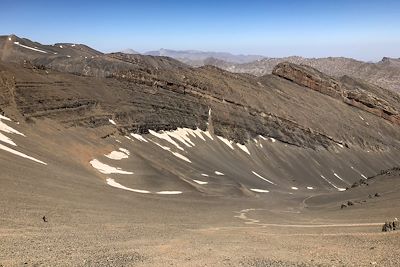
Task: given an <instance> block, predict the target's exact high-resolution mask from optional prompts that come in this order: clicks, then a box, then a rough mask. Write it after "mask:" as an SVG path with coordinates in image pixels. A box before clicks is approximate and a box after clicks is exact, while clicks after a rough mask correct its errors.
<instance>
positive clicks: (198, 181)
mask: <svg viewBox="0 0 400 267" xmlns="http://www.w3.org/2000/svg"><path fill="white" fill-rule="evenodd" d="M193 181H194V182H195V183H198V184H201V185H203V184H208V182H204V181H200V180H195V179H193Z"/></svg>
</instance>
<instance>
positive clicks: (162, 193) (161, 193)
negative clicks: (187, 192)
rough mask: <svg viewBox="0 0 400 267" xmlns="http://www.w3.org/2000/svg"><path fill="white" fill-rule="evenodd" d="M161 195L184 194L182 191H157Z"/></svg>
mask: <svg viewBox="0 0 400 267" xmlns="http://www.w3.org/2000/svg"><path fill="white" fill-rule="evenodd" d="M157 194H159V195H179V194H182V191H160V192H157Z"/></svg>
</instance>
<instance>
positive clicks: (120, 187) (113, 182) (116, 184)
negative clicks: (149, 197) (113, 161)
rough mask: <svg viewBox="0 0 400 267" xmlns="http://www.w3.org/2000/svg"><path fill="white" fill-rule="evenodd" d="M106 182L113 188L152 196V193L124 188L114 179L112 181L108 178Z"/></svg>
mask: <svg viewBox="0 0 400 267" xmlns="http://www.w3.org/2000/svg"><path fill="white" fill-rule="evenodd" d="M106 181H107V184H108V185H110V186H112V187H116V188H119V189H123V190H128V191H132V192H135V193H141V194H150V191H147V190H141V189H133V188H129V187H126V186H123V185H122V184H120V183H117V182H116V181H115V180H114V179H112V178H107V180H106Z"/></svg>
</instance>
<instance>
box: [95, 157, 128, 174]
mask: <svg viewBox="0 0 400 267" xmlns="http://www.w3.org/2000/svg"><path fill="white" fill-rule="evenodd" d="M90 164H91V165H92V167H93V168H95V169H97V170H98V171H99V172H101V173H104V174H112V173H117V174H133V172H128V171H124V170H122V169H121V168H116V167H112V166H110V165H107V164H104V163H102V162H100V161H99V160H97V159H93V160H91V161H90Z"/></svg>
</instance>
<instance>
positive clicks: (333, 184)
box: [320, 174, 346, 191]
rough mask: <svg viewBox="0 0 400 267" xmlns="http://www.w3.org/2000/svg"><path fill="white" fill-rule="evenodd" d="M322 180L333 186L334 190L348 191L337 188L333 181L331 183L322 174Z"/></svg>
mask: <svg viewBox="0 0 400 267" xmlns="http://www.w3.org/2000/svg"><path fill="white" fill-rule="evenodd" d="M320 176H321V178H322V179H324V180H325V181H326V182H327V183H328V184H330V185H331V186H333V187H334V188H336V189H337V190H339V191H345V190H346V189H344V188H340V187H337V186H336V185H334V184H333V183H332V182H331V181H329V180H328V179H327V178H326V177H325V176H323V175H322V174H321V175H320Z"/></svg>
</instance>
